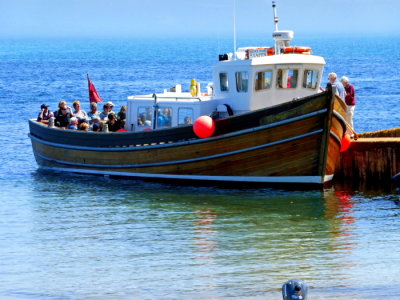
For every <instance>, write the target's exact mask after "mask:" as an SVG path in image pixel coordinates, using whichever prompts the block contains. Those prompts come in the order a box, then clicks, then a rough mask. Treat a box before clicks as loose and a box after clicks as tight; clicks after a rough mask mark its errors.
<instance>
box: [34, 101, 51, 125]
mask: <svg viewBox="0 0 400 300" xmlns="http://www.w3.org/2000/svg"><path fill="white" fill-rule="evenodd" d="M40 109H41V112H40V113H39V115H38V117H37V120H36V121H37V122H42V123H45V124H48V123H49V119H50V118H51V117H54V114H53V113H52V112H51V111H50V110H49V106H48V105H46V104H42V105H41V106H40Z"/></svg>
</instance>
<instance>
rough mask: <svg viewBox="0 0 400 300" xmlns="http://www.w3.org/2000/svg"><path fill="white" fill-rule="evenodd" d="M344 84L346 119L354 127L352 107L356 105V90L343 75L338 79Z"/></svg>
mask: <svg viewBox="0 0 400 300" xmlns="http://www.w3.org/2000/svg"><path fill="white" fill-rule="evenodd" d="M340 81H341V82H342V84H343V86H344V90H345V92H346V96H345V102H346V121H347V123H349V124H350V125H351V127H352V128H354V125H353V115H354V109H355V107H356V92H355V89H354V85H352V84H351V83H350V81H349V78H348V77H346V76H343V77H342V79H341V80H340Z"/></svg>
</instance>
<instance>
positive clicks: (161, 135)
mask: <svg viewBox="0 0 400 300" xmlns="http://www.w3.org/2000/svg"><path fill="white" fill-rule="evenodd" d="M273 9H274V15H275V18H274V21H275V31H274V32H273V38H274V40H275V43H274V46H272V47H270V46H268V47H264V46H260V47H253V46H252V47H242V48H239V49H235V51H234V52H233V53H226V54H221V55H219V57H218V61H217V62H216V65H215V66H214V69H213V72H212V78H213V81H212V83H209V84H208V85H207V88H206V89H207V90H204V91H203V90H202V89H201V86H200V84H199V83H198V82H196V81H195V80H192V84H191V87H190V91H183V90H182V86H181V85H179V84H177V85H176V86H174V87H173V88H170V89H165V90H164V91H163V92H162V93H154V94H149V95H136V96H129V97H128V99H127V116H126V125H125V126H126V127H125V129H127V130H128V131H127V132H107V130H105V132H90V131H89V132H86V131H77V130H66V129H63V128H58V127H55V126H54V124H52V122H50V123H49V124H43V123H41V122H37V121H36V120H33V119H31V120H29V128H30V134H29V137H30V139H31V142H32V148H33V153H34V155H35V159H36V161H37V163H38V165H39V167H40V168H42V169H46V170H54V171H61V172H75V173H84V174H96V175H109V176H122V177H135V178H142V179H155V180H173V181H180V180H185V181H186V180H189V181H211V182H242V183H249V182H254V183H266V184H268V183H271V184H273V183H284V184H315V185H323V184H324V183H327V182H329V181H331V180H332V178H333V176H334V173H335V165H336V162H337V159H338V157H339V151H340V149H341V147H342V139H343V137H344V136H345V134H346V130H347V128H348V124H346V121H345V110H346V106H345V103H344V101H343V99H341V98H340V97H339V96H338V95H337V93H336V88H335V86H332V85H328V87H327V88H326V90H323V89H321V79H322V75H323V70H324V65H325V60H324V58H323V57H321V56H317V55H314V54H313V53H312V49H311V48H310V47H300V46H292V45H291V41H292V39H293V38H294V33H293V31H287V30H278V18H277V15H276V8H275V4H273Z"/></svg>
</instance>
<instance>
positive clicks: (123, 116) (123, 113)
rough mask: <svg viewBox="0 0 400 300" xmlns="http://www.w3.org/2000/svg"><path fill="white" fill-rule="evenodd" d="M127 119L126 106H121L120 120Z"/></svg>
mask: <svg viewBox="0 0 400 300" xmlns="http://www.w3.org/2000/svg"><path fill="white" fill-rule="evenodd" d="M125 119H126V106H125V105H123V106H121V110H120V111H119V112H118V120H125Z"/></svg>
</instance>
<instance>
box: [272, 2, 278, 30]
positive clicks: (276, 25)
mask: <svg viewBox="0 0 400 300" xmlns="http://www.w3.org/2000/svg"><path fill="white" fill-rule="evenodd" d="M272 9H273V10H274V23H275V31H278V21H279V18H278V14H277V13H276V5H275V1H272Z"/></svg>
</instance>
